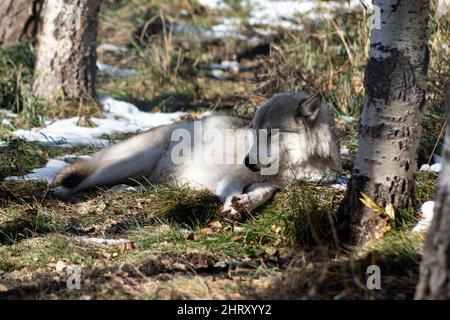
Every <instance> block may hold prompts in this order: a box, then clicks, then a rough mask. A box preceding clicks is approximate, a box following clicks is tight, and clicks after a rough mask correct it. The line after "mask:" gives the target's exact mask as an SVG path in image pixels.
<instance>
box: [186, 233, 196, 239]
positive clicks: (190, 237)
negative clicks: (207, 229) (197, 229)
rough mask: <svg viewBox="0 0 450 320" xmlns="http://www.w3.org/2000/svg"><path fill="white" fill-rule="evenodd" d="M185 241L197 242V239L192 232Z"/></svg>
mask: <svg viewBox="0 0 450 320" xmlns="http://www.w3.org/2000/svg"><path fill="white" fill-rule="evenodd" d="M186 240H189V241H197V240H198V237H197V236H196V235H195V233H194V232H191V233H190V234H189V235H188V236H187V237H186Z"/></svg>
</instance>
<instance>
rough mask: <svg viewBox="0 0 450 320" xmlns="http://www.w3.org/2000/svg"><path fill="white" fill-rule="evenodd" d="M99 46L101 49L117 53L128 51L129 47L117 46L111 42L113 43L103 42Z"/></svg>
mask: <svg viewBox="0 0 450 320" xmlns="http://www.w3.org/2000/svg"><path fill="white" fill-rule="evenodd" d="M97 48H98V49H100V50H103V51H108V52H115V53H123V52H127V51H128V48H126V47H121V46H117V45H115V44H111V43H103V44H101V45H99V46H98V47H97Z"/></svg>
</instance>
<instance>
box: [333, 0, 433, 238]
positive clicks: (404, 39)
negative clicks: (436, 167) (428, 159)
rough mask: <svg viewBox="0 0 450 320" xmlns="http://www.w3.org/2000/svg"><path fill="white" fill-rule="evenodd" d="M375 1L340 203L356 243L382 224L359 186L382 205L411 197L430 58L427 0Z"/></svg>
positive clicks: (406, 203) (377, 232) (403, 204)
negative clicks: (348, 174) (348, 175)
mask: <svg viewBox="0 0 450 320" xmlns="http://www.w3.org/2000/svg"><path fill="white" fill-rule="evenodd" d="M373 3H374V5H376V6H378V7H380V9H381V10H380V11H381V24H380V26H381V29H372V31H371V50H370V56H369V61H368V64H367V67H366V72H365V79H364V85H365V91H366V96H365V101H364V107H363V111H362V114H361V118H360V123H359V136H358V139H359V140H358V152H357V156H356V160H355V163H354V168H353V173H352V179H351V181H350V184H349V187H348V190H347V195H346V198H345V200H344V202H343V204H342V206H341V208H340V209H341V211H340V214H343V217H344V219H346V221H347V223H346V227H347V228H345V230H346V232H347V235H349V236H350V239H348V240H350V241H351V242H354V243H365V242H366V241H368V240H371V239H374V238H378V237H379V236H381V235H382V234H383V232H382V230H381V229H382V228H384V226H385V224H386V222H385V221H384V220H383V219H381V218H380V216H379V214H377V213H375V212H374V210H372V209H370V208H368V207H366V206H364V205H363V204H362V203H361V201H360V200H359V199H360V198H361V192H364V193H365V194H367V195H368V196H369V197H370V198H371V199H372V200H374V201H375V203H377V204H378V205H379V206H380V207H382V208H383V209H384V208H385V206H386V205H388V204H392V205H393V206H394V208H396V209H402V208H408V207H411V205H412V204H413V203H414V184H415V171H416V168H417V151H418V147H419V141H420V136H421V123H422V113H423V108H424V104H425V88H426V75H427V68H428V60H429V54H428V37H427V23H428V14H429V5H430V3H429V0H417V1H398V0H374V1H373ZM396 212H398V211H396ZM348 232H349V233H348Z"/></svg>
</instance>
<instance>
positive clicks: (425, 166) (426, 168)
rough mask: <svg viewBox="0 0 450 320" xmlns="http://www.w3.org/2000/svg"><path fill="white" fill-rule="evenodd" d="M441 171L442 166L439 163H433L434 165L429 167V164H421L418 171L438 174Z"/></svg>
mask: <svg viewBox="0 0 450 320" xmlns="http://www.w3.org/2000/svg"><path fill="white" fill-rule="evenodd" d="M441 169H442V164H440V163H435V164H432V165H431V166H430V165H429V164H423V165H421V166H420V171H430V172H435V173H439V172H441Z"/></svg>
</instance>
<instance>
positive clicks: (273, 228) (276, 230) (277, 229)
mask: <svg viewBox="0 0 450 320" xmlns="http://www.w3.org/2000/svg"><path fill="white" fill-rule="evenodd" d="M270 231H272V232H273V233H275V234H276V235H278V234H280V232H281V227H280V226H278V225H276V224H274V225H272V226H271V227H270Z"/></svg>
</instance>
